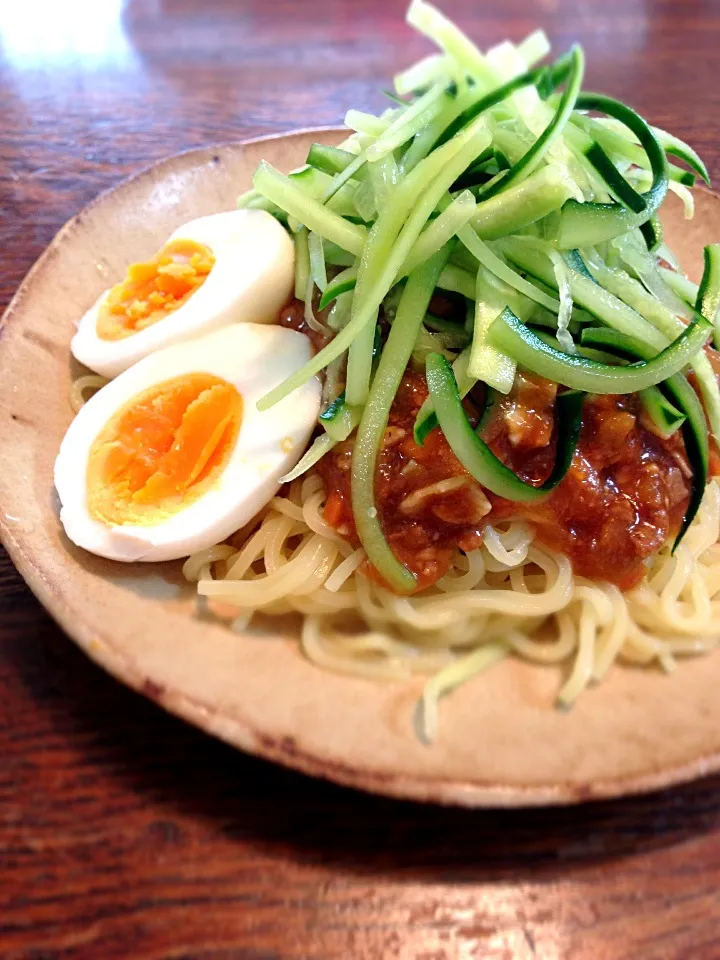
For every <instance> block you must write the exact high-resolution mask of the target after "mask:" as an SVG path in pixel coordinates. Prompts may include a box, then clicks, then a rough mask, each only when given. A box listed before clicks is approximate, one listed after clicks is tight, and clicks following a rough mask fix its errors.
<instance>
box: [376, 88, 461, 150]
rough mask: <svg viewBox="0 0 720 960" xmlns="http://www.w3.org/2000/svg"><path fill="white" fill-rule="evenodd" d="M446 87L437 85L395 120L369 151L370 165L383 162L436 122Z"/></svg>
mask: <svg viewBox="0 0 720 960" xmlns="http://www.w3.org/2000/svg"><path fill="white" fill-rule="evenodd" d="M445 88H446V85H445V84H444V83H439V84H436V85H435V86H433V87H431V88H430V89H429V90H427V91H426V92H425V93H424V94H423V95H422V96H420V97H418V99H417V100H415V102H414V103H412V104H410V105H409V106H408V107H407V109H406V110H403V112H402V113H401V114H400V116H399V117H398V118H397V119H396V120H394V121H393V122H392V123H391V124H390V126H389V127H388V128H387V130H385V131H384V133H382V134H381V135H380V136H379V137H378V139H377V140H376V141H375V143H373V144H371V145H370V146H369V147H368V149H367V159H368V162H369V163H373V162H375V161H377V160H381V159H382V158H383V157H385V156H387V154H388V153H392V152H393V150H397V148H398V147H401V146H402V145H403V144H404V143H407V141H408V140H410V139H412V137H414V136H415V134H416V133H419V132H420V131H421V130H422V129H423V128H424V127H426V126H427V124H428V123H430V121H431V120H434V119H435V117H436V116H437V115H438V114H439V113H440V111H441V110H442V107H443V102H442V98H443V97H445V93H446V89H445Z"/></svg>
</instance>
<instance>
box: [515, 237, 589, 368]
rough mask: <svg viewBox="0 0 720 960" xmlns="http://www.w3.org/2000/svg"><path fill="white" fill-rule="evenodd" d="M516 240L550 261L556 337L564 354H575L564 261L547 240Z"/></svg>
mask: <svg viewBox="0 0 720 960" xmlns="http://www.w3.org/2000/svg"><path fill="white" fill-rule="evenodd" d="M517 239H518V240H519V241H520V242H521V243H524V244H526V246H529V247H531V248H533V249H535V250H538V251H540V253H544V254H545V256H546V257H548V259H549V260H550V262H551V264H552V267H553V273H554V275H555V283H554V285H553V289H552V291H551V292H554V291H555V290H557V292H558V295H559V298H560V310H559V311H558V315H557V321H556V326H557V333H556V337H557V339H558V342H559V343H560V344H561V346H562V348H563V350H564V351H565V353H575V342H574V340H573V338H572V336H571V335H570V321H571V319H572V312H573V300H572V292H571V290H570V272H569V268H568V264H567V262H566V260H565V259H564V258H563V256H562V254H561V253H560V252H559V251H558V250H556V249H555V247H553V246H552V244H550V243H548V242H547V240H540V239H539V238H538V237H518V238H517ZM575 252H576V251H575ZM576 253H577V252H576ZM538 282H539V281H538ZM508 306H510V307H511V306H512V305H511V304H508Z"/></svg>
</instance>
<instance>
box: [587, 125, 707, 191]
mask: <svg viewBox="0 0 720 960" xmlns="http://www.w3.org/2000/svg"><path fill="white" fill-rule="evenodd" d="M571 122H572V123H573V125H574V126H577V127H580V128H581V129H582V130H584V131H585V132H586V133H587V134H589V137H590V138H592V140H594V141H596V142H597V143H598V144H600V146H601V147H604V148H605V150H607V151H608V152H609V153H611V154H614V155H615V156H616V157H620V158H621V159H623V160H629V161H630V162H631V163H633V164H635V165H636V166H638V167H642V169H644V170H647V169H649V166H650V164H649V162H648V158H647V154H646V153H645V151H644V150H643V148H642V147H641V146H640V145H639V144H638V143H636V142H634V141H632V140H628V139H627V137H626V136H623V134H622V133H620V132H619V131H616V130H614V129H613V128H611V127H608V126H606V125H605V124H604V123H603V121H602V120H597V119H595V118H594V117H588V116H586V115H585V114H580V113H576V114H574V116H573V117H572V118H571ZM620 129H621V130H624V131H625V133H627V130H626V129H625V127H623V126H622V125H621V126H620ZM651 129H652V130H654V132H655V134H656V135H657V130H656V129H655V128H654V127H652V128H651ZM589 145H590V144H589V141H588V143H587V144H586V145H585V146H586V148H587V147H589ZM581 149H583V152H585V149H584V148H581ZM666 153H667V151H666ZM668 176H669V177H670V179H671V180H676V181H677V182H678V183H683V184H685V186H686V187H692V186H694V185H695V176H694V174H692V173H690V172H689V171H688V170H683V169H682V167H676V166H675V164H673V163H670V164H668Z"/></svg>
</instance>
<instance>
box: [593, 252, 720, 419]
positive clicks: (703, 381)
mask: <svg viewBox="0 0 720 960" xmlns="http://www.w3.org/2000/svg"><path fill="white" fill-rule="evenodd" d="M586 260H587V263H588V266H589V267H590V270H591V271H592V273H593V275H594V277H595V278H596V279H597V280H599V281H600V283H601V284H602V286H603V287H604V288H605V289H607V290H609V291H610V293H613V294H615V295H616V296H617V297H618V298H621V299H622V301H623V302H624V303H626V304H627V305H628V306H629V307H631V308H633V309H634V310H636V311H637V312H638V314H639V315H640V316H641V317H643V319H645V320H646V321H647V322H648V323H650V324H652V326H653V327H654V328H655V329H656V330H658V331H659V332H660V333H661V334H662V336H663V337H664V338H665V340H666V341H667V340H672V338H673V337H676V336H678V334H680V333H682V332H683V331H684V330H685V329H686V327H685V324H684V323H683V321H682V320H681V319H680V318H679V317H677V316H675V315H674V314H673V313H672V311H671V310H670V309H668V307H666V306H665V305H664V304H663V303H661V302H660V300H658V299H657V297H655V296H653V295H652V294H651V293H648V292H647V291H646V290H645V287H643V285H642V284H641V283H639V282H638V281H637V280H633V278H632V277H630V276H628V274H627V273H625V271H624V270H620V269H614V270H611V269H609V268H608V267H605V265H604V264H603V262H602V260H600V259H599V258H598V257H596V256H590V255H589V254H588V255H587V256H586ZM699 315H700V314H699V313H698V312H697V311H693V316H695V317H697V316H699ZM706 319H709V318H706ZM623 332H625V333H629V334H630V335H633V334H632V331H631V330H625V331H623ZM642 339H645V338H642ZM648 342H649V341H648ZM692 367H693V370H694V372H695V375H696V376H697V380H698V388H699V390H700V393H701V395H702V398H703V400H704V401H705V408H706V410H707V415H708V419H709V421H710V425H711V428H712V431H713V433H714V434H715V436H720V387H718V382H717V377H716V376H715V371H714V370H713V368H712V364H711V363H710V361H709V360H708V358H707V356H706V355H705V353H704V352H702V351H698V354H697V356H695V357H693V358H692Z"/></svg>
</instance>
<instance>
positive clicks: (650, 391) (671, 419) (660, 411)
mask: <svg viewBox="0 0 720 960" xmlns="http://www.w3.org/2000/svg"><path fill="white" fill-rule="evenodd" d="M639 397H640V403H641V404H642V405H643V410H644V411H645V413H646V414H647V416H648V417H649V418H650V419H651V420H652V422H653V424H654V425H655V429H656V430H657V433H658V435H659V436H661V437H662V438H663V439H664V440H668V439H669V438H670V437H672V436H673V434H675V433H677V432H678V430H679V429H680V427H681V426H682V425H683V423H685V420H686V419H687V417H686V416H685V414H684V413H681V412H680V411H679V410H678V408H677V407H676V406H675V405H674V404H673V403H672V402H671V401H670V400H668V398H667V397H666V396H665V394H664V393H663V392H662V391H661V390H660V389H658V387H646V388H645V389H644V390H641V391H640V393H639Z"/></svg>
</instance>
